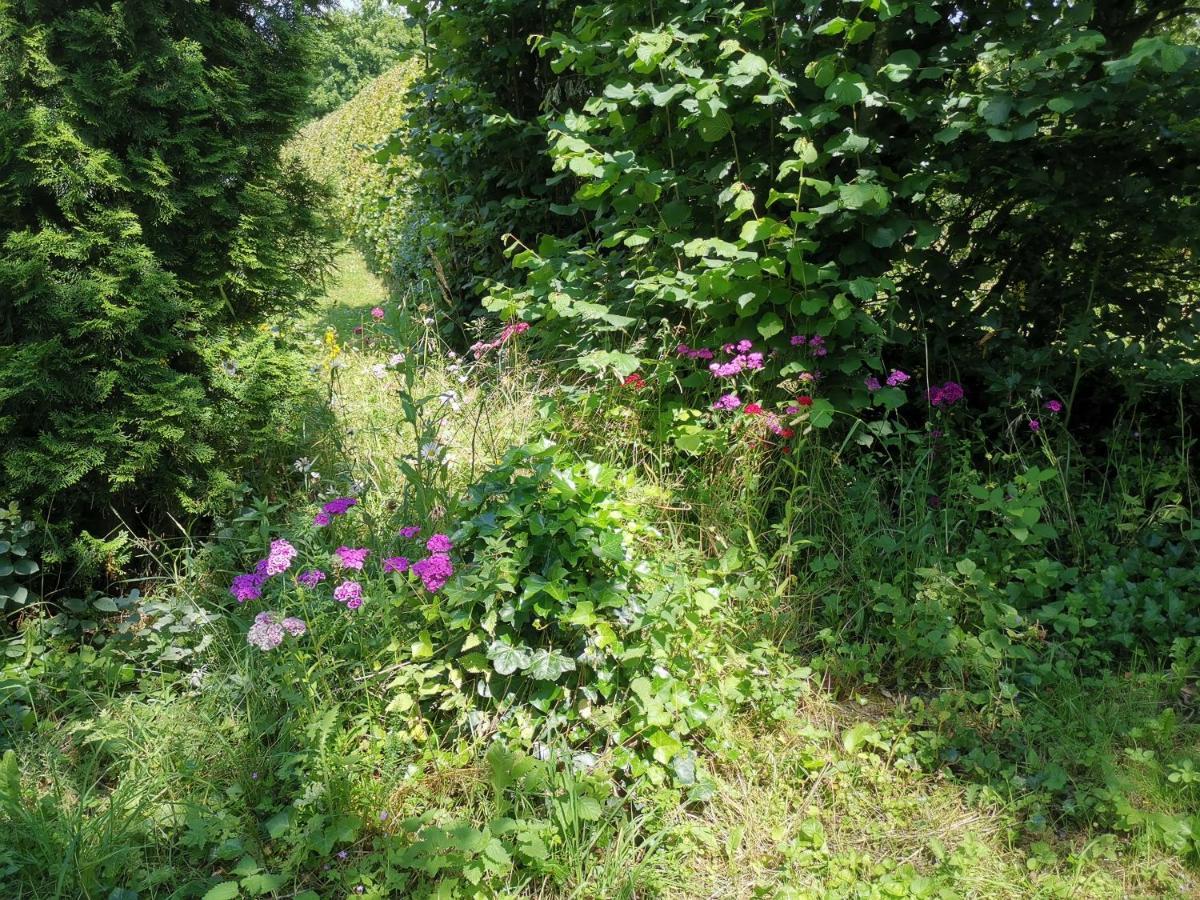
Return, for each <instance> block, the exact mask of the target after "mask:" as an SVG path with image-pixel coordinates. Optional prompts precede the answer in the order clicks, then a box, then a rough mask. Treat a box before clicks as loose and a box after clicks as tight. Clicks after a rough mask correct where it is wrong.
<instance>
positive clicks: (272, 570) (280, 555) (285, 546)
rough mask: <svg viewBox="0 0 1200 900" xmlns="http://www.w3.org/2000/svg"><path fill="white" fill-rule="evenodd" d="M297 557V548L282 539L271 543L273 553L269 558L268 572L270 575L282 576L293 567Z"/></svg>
mask: <svg viewBox="0 0 1200 900" xmlns="http://www.w3.org/2000/svg"><path fill="white" fill-rule="evenodd" d="M295 556H296V548H295V547H293V546H292V545H291V544H289V543H288V542H287V541H285V540H283V538H280V539H279V540H277V541H272V542H271V553H270V555H269V556H268V557H267V566H266V572H267V574H268V575H280V574H282V573H283V572H286V571H287V570H288V568H290V567H291V565H292V560H293V559H294V558H295Z"/></svg>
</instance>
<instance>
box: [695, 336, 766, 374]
mask: <svg viewBox="0 0 1200 900" xmlns="http://www.w3.org/2000/svg"><path fill="white" fill-rule="evenodd" d="M743 346H744V347H746V348H747V350H748V349H749V348H750V347H751V346H753V345H752V344H751V343H750V342H749V341H738V343H737V344H736V345H735V344H726V345H725V347H729V348H731V349H730V350H725V352H726V353H729V352H732V349H737V350H738V353H737V355H736V356H734V357H733V359H731V360H729V361H728V362H723V363H719V362H714V363H710V364H709V366H708V371H710V372H712V374H713V377H714V378H736V377H737V376H738V375H740V374H741V373H742V372H744V371H746V370H750V371H755V370H758V369H761V368H762V367H763V365H764V363H763V355H762V354H761V353H749V352H747V351H743V350H741V349H740V348H741V347H743ZM725 347H722V348H721V349H722V350H724V349H725Z"/></svg>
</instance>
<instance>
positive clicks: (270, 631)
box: [246, 612, 284, 653]
mask: <svg viewBox="0 0 1200 900" xmlns="http://www.w3.org/2000/svg"><path fill="white" fill-rule="evenodd" d="M283 636H284V629H283V626H282V625H281V624H279V622H278V621H276V619H275V615H274V613H269V612H261V613H259V614H258V615H257V616H255V617H254V624H253V625H251V626H250V630H249V631H248V632H247V633H246V643H248V644H250V645H251V646H254V647H257V648H258V649H259V650H262V651H263V652H264V653H265V652H266V651H268V650H274V649H275V648H276V647H278V646H279V645H280V644H282V643H283Z"/></svg>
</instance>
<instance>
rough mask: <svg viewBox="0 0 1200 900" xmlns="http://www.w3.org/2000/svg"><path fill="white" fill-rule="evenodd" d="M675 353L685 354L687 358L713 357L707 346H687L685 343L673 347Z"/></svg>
mask: <svg viewBox="0 0 1200 900" xmlns="http://www.w3.org/2000/svg"><path fill="white" fill-rule="evenodd" d="M675 353H676V354H678V355H679V356H686V357H687V358H688V359H712V358H713V352H712V351H711V350H709V349H708V348H707V347H689V346H688V345H687V344H680V345H679V346H678V347H676V348H675Z"/></svg>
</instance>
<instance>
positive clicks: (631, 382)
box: [621, 372, 646, 391]
mask: <svg viewBox="0 0 1200 900" xmlns="http://www.w3.org/2000/svg"><path fill="white" fill-rule="evenodd" d="M621 384H623V385H625V387H631V388H633V389H634V390H635V391H640V390H641V389H642V388H644V387H645V386H646V379H645V378H643V377H642V376H641V375H639V374H638V373H637V372H634V373H633V374H632V375H627V376H626V377H625V380H624V381H622V382H621Z"/></svg>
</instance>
